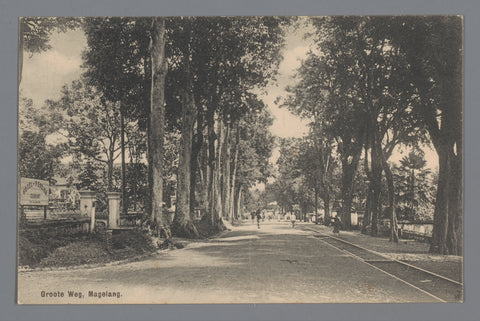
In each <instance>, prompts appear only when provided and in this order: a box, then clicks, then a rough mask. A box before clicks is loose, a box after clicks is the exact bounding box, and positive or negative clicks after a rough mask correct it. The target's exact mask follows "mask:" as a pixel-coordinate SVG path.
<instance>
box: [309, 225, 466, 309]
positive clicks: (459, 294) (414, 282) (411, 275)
mask: <svg viewBox="0 0 480 321" xmlns="http://www.w3.org/2000/svg"><path fill="white" fill-rule="evenodd" d="M306 229H308V230H309V231H312V232H314V233H315V234H314V235H313V236H314V237H315V238H316V239H318V240H319V241H321V242H322V243H325V244H327V245H329V246H331V247H334V248H336V249H337V250H340V251H342V252H344V253H346V254H348V255H350V256H352V257H354V258H356V259H358V260H360V261H362V262H364V263H365V264H367V265H370V266H371V267H373V268H375V269H377V270H380V271H382V272H383V273H385V274H388V275H389V276H391V277H393V278H395V279H397V280H399V281H401V282H403V283H405V284H407V285H409V286H411V287H413V288H415V289H417V290H419V291H421V292H423V293H425V294H427V295H429V296H430V297H432V298H434V299H435V300H436V301H438V302H461V301H462V299H463V282H458V281H456V280H453V279H451V278H448V277H446V276H443V275H440V274H438V273H435V272H432V271H429V270H426V269H423V268H420V267H418V266H415V265H413V264H411V263H407V262H403V261H400V260H397V259H395V258H392V257H390V256H388V255H386V254H383V253H379V252H377V251H373V250H370V249H367V248H365V247H363V246H360V245H358V244H354V243H352V242H349V241H347V240H344V239H341V238H339V237H335V236H331V235H327V234H324V233H321V232H319V231H318V230H314V229H311V228H306Z"/></svg>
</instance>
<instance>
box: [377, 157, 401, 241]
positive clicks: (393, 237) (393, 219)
mask: <svg viewBox="0 0 480 321" xmlns="http://www.w3.org/2000/svg"><path fill="white" fill-rule="evenodd" d="M381 156H382V166H383V170H384V172H385V177H386V178H387V186H388V206H389V211H390V241H391V242H392V241H393V242H397V243H398V226H397V213H396V211H395V206H396V205H397V204H396V202H395V185H394V181H393V173H392V171H391V169H390V165H388V163H387V159H386V158H385V155H384V154H383V152H382V155H381Z"/></svg>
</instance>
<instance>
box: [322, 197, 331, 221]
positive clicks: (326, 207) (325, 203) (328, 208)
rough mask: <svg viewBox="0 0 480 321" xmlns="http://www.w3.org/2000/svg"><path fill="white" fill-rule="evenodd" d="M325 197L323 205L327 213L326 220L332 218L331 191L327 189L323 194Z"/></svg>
mask: <svg viewBox="0 0 480 321" xmlns="http://www.w3.org/2000/svg"><path fill="white" fill-rule="evenodd" d="M322 199H323V207H324V208H325V210H324V211H325V215H324V220H325V222H327V221H329V220H330V217H331V216H332V214H331V213H330V193H328V191H325V192H324V193H323V195H322Z"/></svg>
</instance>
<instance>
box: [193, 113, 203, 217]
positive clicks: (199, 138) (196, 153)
mask: <svg viewBox="0 0 480 321" xmlns="http://www.w3.org/2000/svg"><path fill="white" fill-rule="evenodd" d="M197 109H198V110H197V134H196V139H194V141H193V143H192V158H191V160H190V163H191V174H190V212H191V213H193V212H194V211H195V205H196V194H195V192H196V187H197V172H198V173H199V175H201V173H202V169H201V168H200V152H201V150H202V145H203V112H202V110H201V106H199V107H198V108H197ZM201 183H202V182H201ZM205 188H206V186H202V189H201V190H202V191H203V190H205ZM202 201H203V200H202Z"/></svg>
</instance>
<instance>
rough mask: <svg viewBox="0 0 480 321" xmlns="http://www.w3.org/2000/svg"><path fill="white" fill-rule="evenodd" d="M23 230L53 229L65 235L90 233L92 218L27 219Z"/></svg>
mask: <svg viewBox="0 0 480 321" xmlns="http://www.w3.org/2000/svg"><path fill="white" fill-rule="evenodd" d="M21 230H22V232H28V230H39V231H41V230H53V231H55V233H57V234H63V235H64V234H77V233H88V232H89V230H90V218H88V217H86V218H78V219H67V220H45V221H42V220H39V221H27V222H26V223H25V224H24V226H23V227H21Z"/></svg>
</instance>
